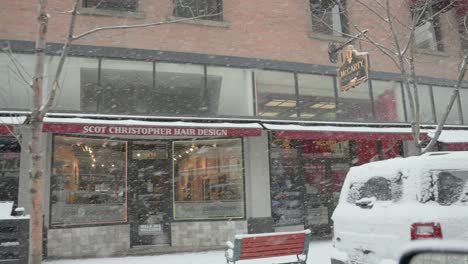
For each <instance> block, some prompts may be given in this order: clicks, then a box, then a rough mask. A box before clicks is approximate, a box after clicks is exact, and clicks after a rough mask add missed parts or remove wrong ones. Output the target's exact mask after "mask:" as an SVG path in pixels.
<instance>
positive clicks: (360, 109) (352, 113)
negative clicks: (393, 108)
mask: <svg viewBox="0 0 468 264" xmlns="http://www.w3.org/2000/svg"><path fill="white" fill-rule="evenodd" d="M368 85H369V84H368V83H367V82H365V83H362V84H360V85H358V86H356V87H354V88H351V89H350V90H348V91H346V92H342V91H339V92H338V110H337V117H338V119H339V120H344V121H363V122H368V121H369V120H371V119H372V102H371V99H370V95H369V86H368Z"/></svg>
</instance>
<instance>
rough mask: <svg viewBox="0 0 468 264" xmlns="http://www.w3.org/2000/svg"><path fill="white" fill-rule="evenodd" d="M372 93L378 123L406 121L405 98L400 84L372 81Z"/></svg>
mask: <svg viewBox="0 0 468 264" xmlns="http://www.w3.org/2000/svg"><path fill="white" fill-rule="evenodd" d="M372 92H373V95H374V109H375V118H376V120H377V121H380V122H404V121H405V112H404V105H403V96H402V91H401V84H400V83H399V82H384V81H372Z"/></svg>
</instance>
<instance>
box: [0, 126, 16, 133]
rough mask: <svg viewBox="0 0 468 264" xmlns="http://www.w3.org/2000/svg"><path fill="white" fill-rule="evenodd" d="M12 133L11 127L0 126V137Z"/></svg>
mask: <svg viewBox="0 0 468 264" xmlns="http://www.w3.org/2000/svg"><path fill="white" fill-rule="evenodd" d="M12 131H13V126H9V125H0V135H9V134H11V132H12Z"/></svg>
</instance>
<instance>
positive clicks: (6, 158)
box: [0, 137, 21, 202]
mask: <svg viewBox="0 0 468 264" xmlns="http://www.w3.org/2000/svg"><path fill="white" fill-rule="evenodd" d="M20 152H21V148H20V145H19V143H18V141H16V139H15V138H12V137H0V189H1V190H2V191H1V192H0V201H15V202H17V201H18V184H19V168H20Z"/></svg>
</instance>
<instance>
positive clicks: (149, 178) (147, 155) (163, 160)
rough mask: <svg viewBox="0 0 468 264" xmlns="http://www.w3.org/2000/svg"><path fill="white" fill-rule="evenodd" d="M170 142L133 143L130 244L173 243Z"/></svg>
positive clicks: (130, 186)
mask: <svg viewBox="0 0 468 264" xmlns="http://www.w3.org/2000/svg"><path fill="white" fill-rule="evenodd" d="M170 164H171V162H170V157H169V143H168V142H154V141H148V142H133V143H132V146H131V151H130V153H129V180H128V183H129V199H130V200H129V206H130V207H129V211H130V214H129V221H130V228H131V245H132V246H139V245H164V244H169V243H170V236H169V234H170V224H169V219H170V217H169V216H170V213H169V197H170V185H169V176H170Z"/></svg>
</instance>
